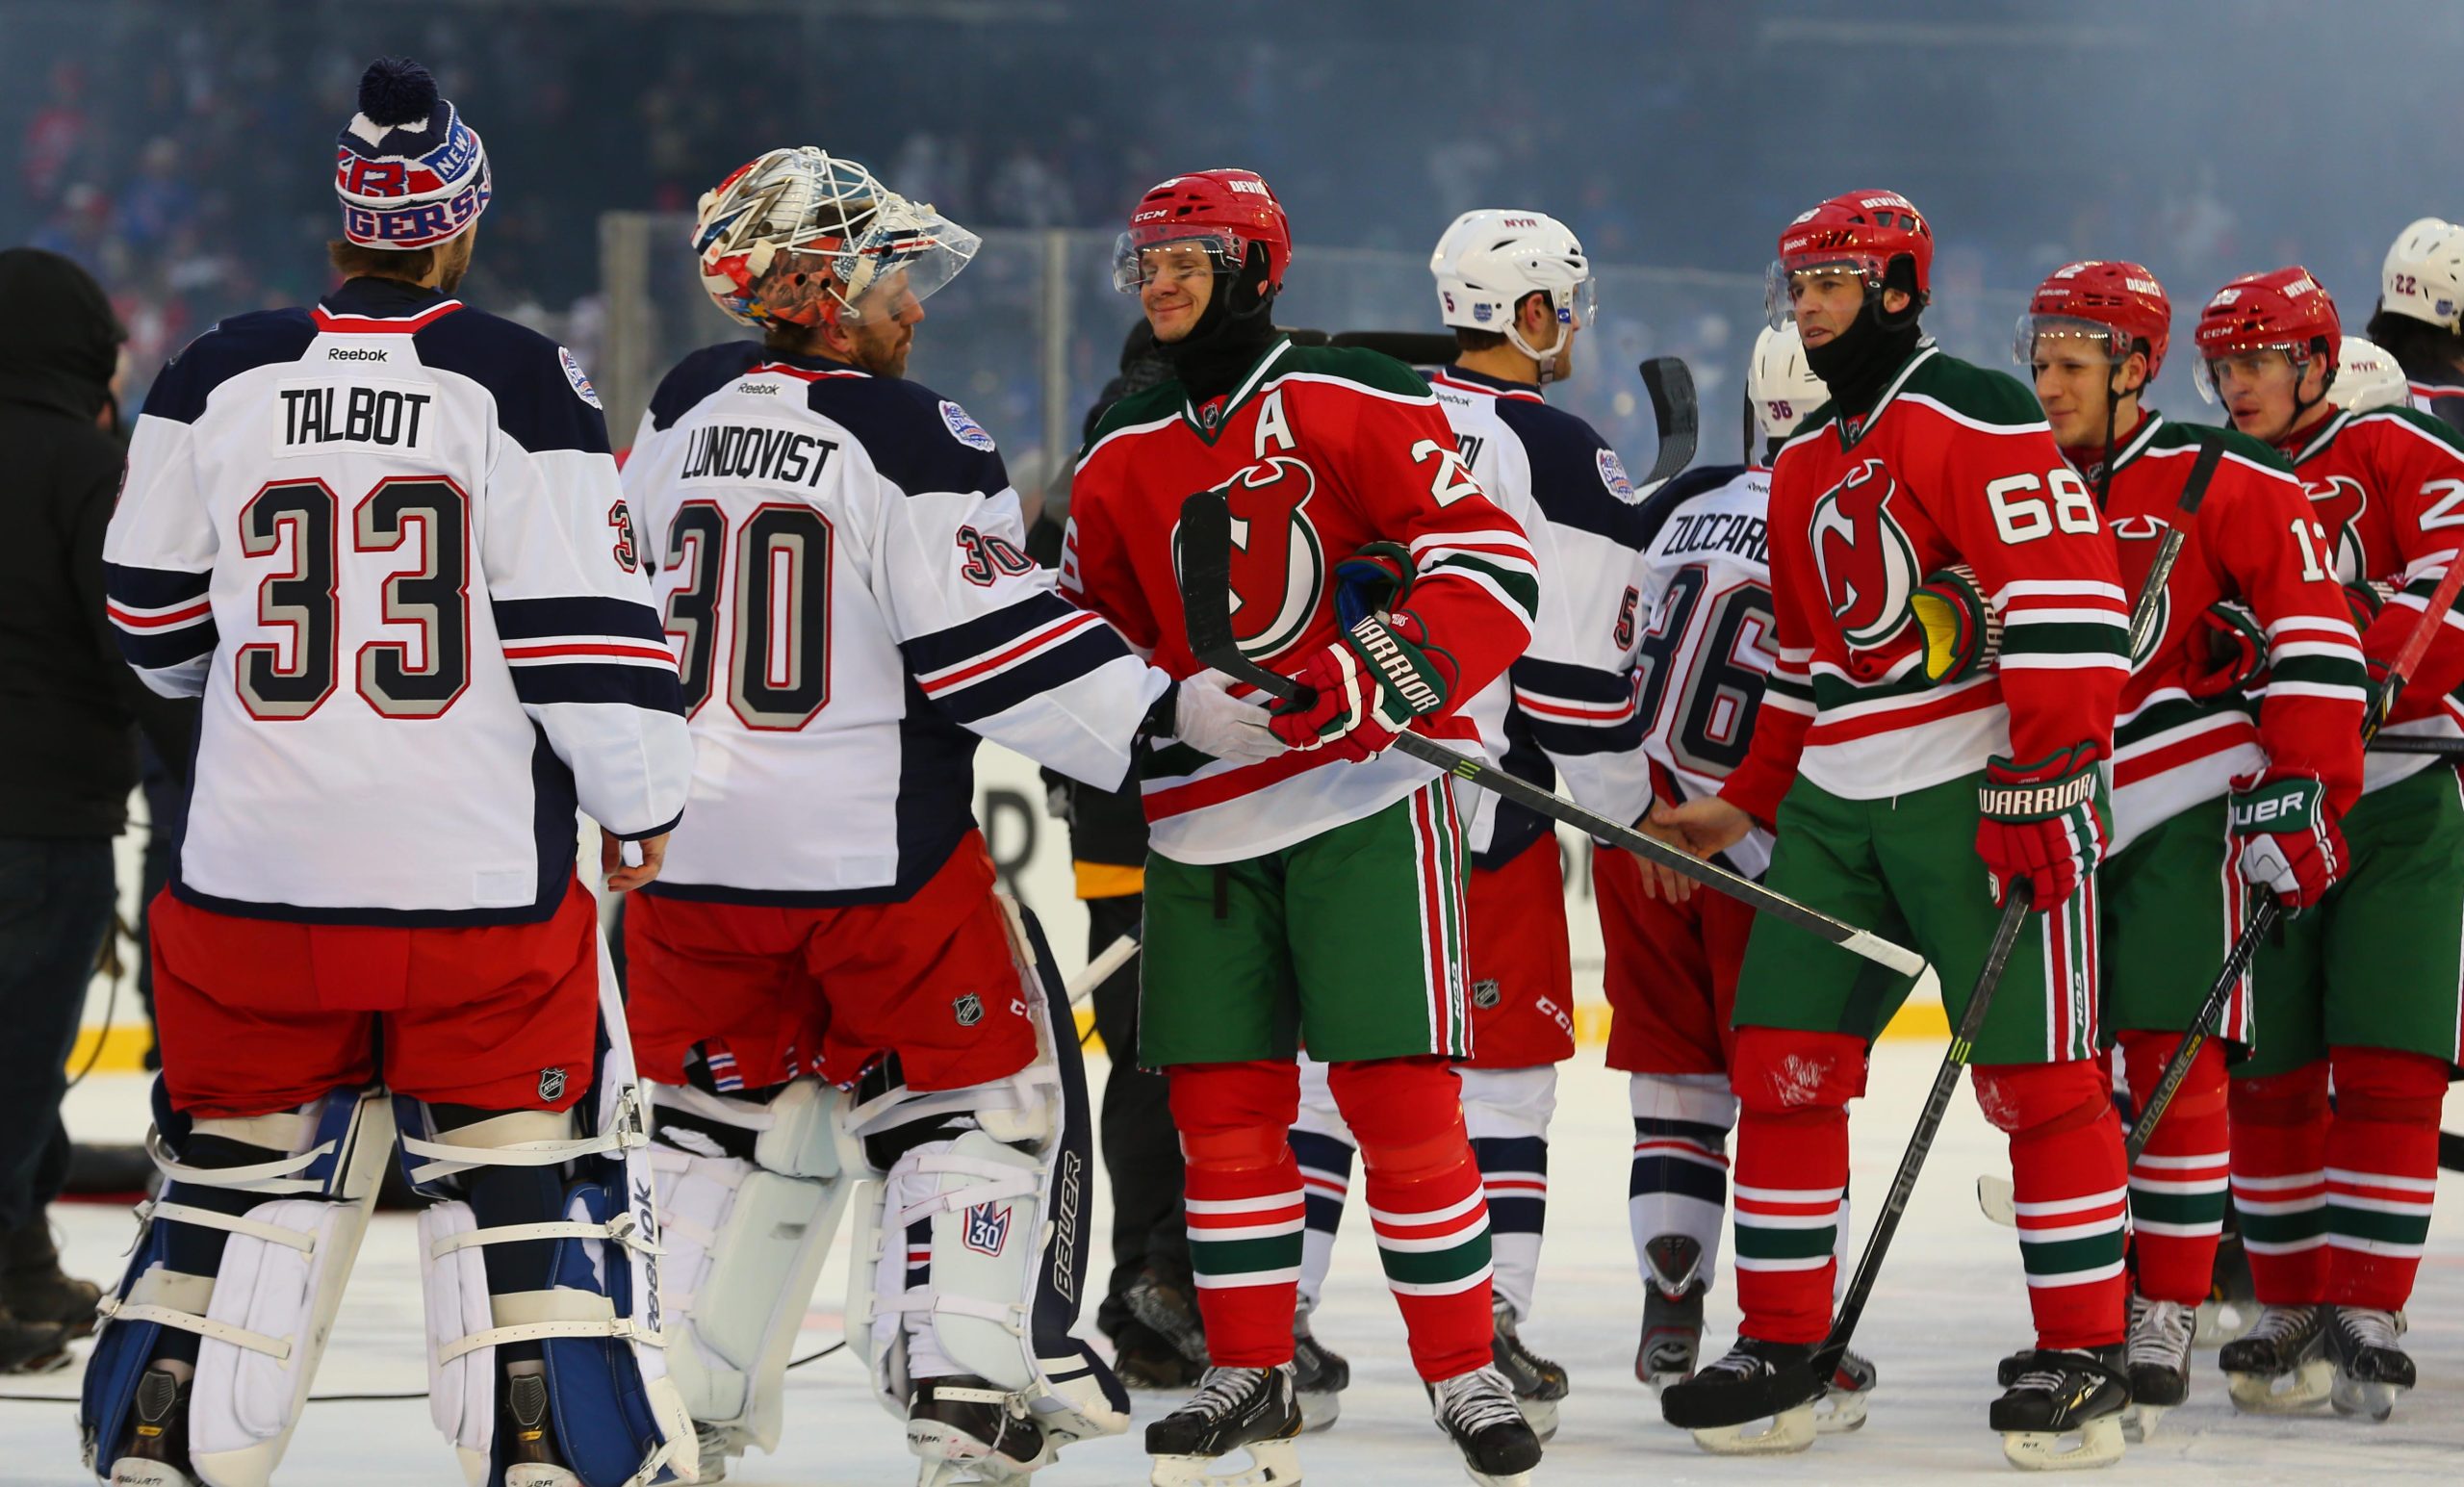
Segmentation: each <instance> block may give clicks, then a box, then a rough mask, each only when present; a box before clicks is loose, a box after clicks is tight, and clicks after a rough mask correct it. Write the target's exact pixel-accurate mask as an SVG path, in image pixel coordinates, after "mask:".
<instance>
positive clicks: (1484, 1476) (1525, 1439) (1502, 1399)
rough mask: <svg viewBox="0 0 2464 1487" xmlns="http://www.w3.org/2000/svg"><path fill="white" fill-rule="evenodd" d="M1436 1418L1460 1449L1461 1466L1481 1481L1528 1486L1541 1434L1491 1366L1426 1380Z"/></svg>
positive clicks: (1499, 1486)
mask: <svg viewBox="0 0 2464 1487" xmlns="http://www.w3.org/2000/svg"><path fill="white" fill-rule="evenodd" d="M1428 1398H1429V1407H1430V1409H1431V1410H1432V1411H1433V1412H1434V1413H1435V1414H1436V1416H1437V1423H1439V1424H1441V1425H1443V1426H1445V1427H1446V1433H1447V1434H1448V1435H1450V1436H1451V1437H1453V1439H1454V1446H1455V1449H1457V1450H1460V1451H1461V1452H1463V1472H1464V1474H1465V1475H1467V1476H1469V1477H1471V1478H1472V1480H1474V1481H1476V1482H1477V1483H1479V1484H1480V1487H1530V1482H1531V1472H1532V1469H1533V1468H1534V1467H1537V1466H1538V1465H1539V1464H1540V1437H1539V1436H1538V1435H1536V1434H1534V1433H1533V1431H1532V1427H1531V1423H1530V1422H1529V1421H1527V1419H1525V1418H1524V1411H1523V1409H1522V1407H1521V1405H1520V1402H1519V1401H1518V1400H1517V1399H1516V1398H1515V1397H1514V1391H1513V1389H1512V1388H1511V1387H1509V1386H1508V1385H1507V1383H1506V1380H1505V1375H1504V1374H1502V1373H1500V1372H1498V1371H1497V1370H1495V1369H1474V1370H1473V1371H1472V1372H1469V1373H1457V1374H1455V1375H1454V1376H1453V1377H1452V1378H1448V1379H1440V1380H1439V1381H1438V1382H1436V1383H1434V1384H1431V1385H1429V1386H1428Z"/></svg>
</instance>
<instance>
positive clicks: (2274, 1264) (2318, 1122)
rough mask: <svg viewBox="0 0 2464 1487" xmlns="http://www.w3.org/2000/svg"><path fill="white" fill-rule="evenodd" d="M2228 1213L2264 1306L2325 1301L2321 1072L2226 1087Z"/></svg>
mask: <svg viewBox="0 0 2464 1487" xmlns="http://www.w3.org/2000/svg"><path fill="white" fill-rule="evenodd" d="M2229 1098H2230V1104H2231V1108H2232V1112H2233V1115H2232V1127H2233V1128H2232V1133H2231V1137H2232V1141H2231V1144H2232V1148H2233V1163H2232V1166H2233V1206H2234V1208H2235V1209H2236V1210H2237V1211H2238V1212H2239V1213H2240V1214H2241V1216H2242V1248H2243V1250H2244V1252H2245V1253H2246V1254H2247V1255H2248V1256H2249V1257H2250V1282H2251V1285H2252V1287H2253V1289H2255V1290H2256V1291H2257V1292H2258V1294H2259V1299H2260V1300H2261V1301H2263V1302H2265V1303H2266V1304H2268V1305H2270V1306H2315V1305H2317V1304H2319V1303H2320V1302H2322V1301H2323V1300H2325V1299H2326V1298H2327V1171H2326V1167H2327V1119H2328V1117H2327V1065H2326V1062H2325V1061H2324V1060H2322V1061H2320V1062H2319V1063H2316V1064H2304V1065H2303V1066H2302V1067H2300V1068H2297V1069H2294V1070H2292V1071H2291V1072H2289V1073H2283V1074H2271V1075H2269V1076H2267V1077H2266V1078H2263V1079H2237V1080H2235V1081H2233V1089H2232V1093H2231V1095H2230V1097H2229Z"/></svg>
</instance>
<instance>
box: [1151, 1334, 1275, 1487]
mask: <svg viewBox="0 0 2464 1487" xmlns="http://www.w3.org/2000/svg"><path fill="white" fill-rule="evenodd" d="M1299 1433H1300V1400H1299V1397H1298V1394H1297V1392H1296V1390H1295V1389H1294V1388H1293V1379H1292V1365H1291V1364H1288V1363H1287V1364H1284V1365H1282V1366H1281V1367H1279V1368H1271V1369H1209V1370H1207V1371H1206V1377H1205V1379H1204V1380H1203V1381H1201V1382H1200V1383H1199V1385H1198V1391H1197V1393H1195V1394H1193V1395H1192V1396H1190V1397H1189V1399H1188V1401H1187V1402H1186V1403H1184V1404H1182V1406H1181V1407H1180V1408H1179V1409H1176V1410H1174V1411H1172V1413H1170V1414H1168V1415H1167V1416H1165V1417H1164V1418H1163V1419H1161V1420H1159V1421H1157V1422H1155V1423H1153V1424H1151V1425H1148V1426H1147V1427H1146V1453H1147V1454H1148V1455H1150V1456H1153V1457H1154V1458H1155V1469H1154V1471H1153V1473H1152V1474H1149V1475H1148V1477H1147V1481H1148V1482H1149V1483H1151V1484H1152V1487H1295V1484H1296V1483H1297V1482H1298V1481H1299V1480H1300V1452H1299V1450H1298V1449H1297V1448H1296V1447H1295V1446H1294V1445H1293V1438H1294V1437H1295V1436H1297V1435H1298V1434H1299ZM1236 1450H1238V1451H1246V1452H1247V1453H1248V1457H1249V1464H1248V1466H1247V1468H1246V1469H1242V1470H1235V1471H1233V1472H1231V1473H1228V1474H1222V1473H1216V1472H1213V1471H1211V1470H1210V1469H1211V1468H1213V1467H1214V1466H1215V1465H1216V1464H1217V1463H1218V1462H1219V1461H1220V1460H1221V1459H1222V1458H1223V1457H1225V1456H1227V1455H1230V1454H1231V1453H1232V1452H1234V1451H1236Z"/></svg>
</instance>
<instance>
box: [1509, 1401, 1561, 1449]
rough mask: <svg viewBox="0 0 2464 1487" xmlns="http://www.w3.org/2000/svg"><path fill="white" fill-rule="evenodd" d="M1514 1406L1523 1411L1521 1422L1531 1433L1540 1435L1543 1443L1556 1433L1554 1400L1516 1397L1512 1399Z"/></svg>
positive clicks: (1555, 1404) (1555, 1402) (1555, 1405)
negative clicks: (1527, 1426)
mask: <svg viewBox="0 0 2464 1487" xmlns="http://www.w3.org/2000/svg"><path fill="white" fill-rule="evenodd" d="M1514 1407H1515V1408H1516V1409H1519V1410H1521V1411H1522V1412H1523V1423H1525V1424H1527V1425H1529V1426H1530V1427H1531V1433H1532V1434H1533V1435H1536V1436H1538V1437H1540V1439H1541V1441H1542V1442H1543V1443H1546V1442H1547V1441H1548V1440H1549V1439H1550V1438H1551V1437H1553V1436H1554V1435H1555V1434H1556V1433H1557V1401H1556V1400H1554V1399H1526V1398H1522V1397H1517V1398H1516V1399H1515V1401H1514Z"/></svg>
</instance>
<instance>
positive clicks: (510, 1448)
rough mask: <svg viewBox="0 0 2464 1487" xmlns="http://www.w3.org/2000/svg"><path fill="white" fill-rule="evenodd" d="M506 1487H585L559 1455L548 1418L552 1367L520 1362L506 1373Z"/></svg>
mask: <svg viewBox="0 0 2464 1487" xmlns="http://www.w3.org/2000/svg"><path fill="white" fill-rule="evenodd" d="M504 1432H505V1436H504V1438H505V1469H504V1487H581V1478H580V1477H579V1476H577V1475H575V1474H574V1472H573V1469H572V1468H570V1467H568V1466H566V1465H565V1463H564V1458H563V1457H561V1456H559V1455H557V1454H556V1438H555V1433H554V1431H553V1430H552V1428H551V1423H550V1421H549V1418H548V1367H547V1365H546V1364H543V1363H536V1362H533V1363H517V1364H514V1365H512V1366H511V1367H509V1368H507V1369H506V1370H505V1379H504Z"/></svg>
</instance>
